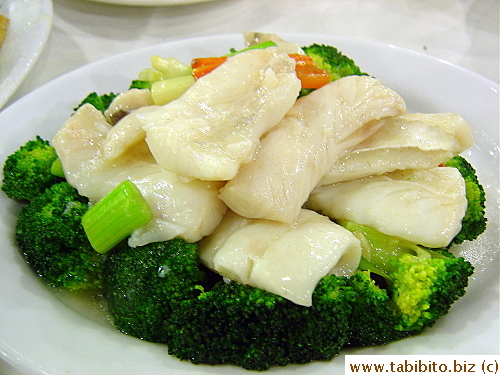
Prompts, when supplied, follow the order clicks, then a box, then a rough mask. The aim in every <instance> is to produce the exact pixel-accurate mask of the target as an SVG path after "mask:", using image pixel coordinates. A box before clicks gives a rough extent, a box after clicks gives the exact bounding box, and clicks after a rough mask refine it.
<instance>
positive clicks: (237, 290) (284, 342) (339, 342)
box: [167, 275, 354, 370]
mask: <svg viewBox="0 0 500 375" xmlns="http://www.w3.org/2000/svg"><path fill="white" fill-rule="evenodd" d="M353 298H354V292H353V290H352V288H351V287H350V285H349V280H348V279H347V278H344V277H336V276H334V275H329V276H326V277H324V278H323V279H322V280H321V281H320V282H319V284H318V286H317V287H316V289H315V291H314V294H313V306H311V307H305V306H300V305H297V304H294V303H293V302H290V301H288V300H286V299H284V298H282V297H280V296H277V295H275V294H272V293H269V292H266V291H263V290H261V289H258V288H254V287H251V286H244V285H240V284H238V283H236V282H230V283H226V282H224V281H219V282H218V283H216V284H215V286H214V287H213V288H211V289H210V290H208V291H204V292H203V293H201V294H200V295H199V297H198V298H196V299H187V300H184V301H181V303H180V304H179V307H178V308H177V309H176V310H174V311H173V313H172V316H171V317H170V319H169V321H168V326H167V329H168V331H169V335H168V336H169V337H171V339H170V340H169V341H168V342H167V345H168V350H169V353H170V354H173V355H175V356H177V357H178V358H180V359H183V360H189V361H191V362H193V363H196V364H199V363H205V364H212V365H215V364H224V363H226V364H234V365H238V366H241V367H243V368H245V369H249V370H266V369H268V368H269V367H271V366H284V365H287V364H292V363H294V364H301V363H308V362H311V361H327V360H331V359H332V358H333V357H334V356H335V355H336V354H337V353H338V352H339V351H340V350H341V348H342V347H343V346H344V345H345V343H346V342H347V340H348V338H349V324H348V322H349V315H350V312H351V301H352V300H353Z"/></svg>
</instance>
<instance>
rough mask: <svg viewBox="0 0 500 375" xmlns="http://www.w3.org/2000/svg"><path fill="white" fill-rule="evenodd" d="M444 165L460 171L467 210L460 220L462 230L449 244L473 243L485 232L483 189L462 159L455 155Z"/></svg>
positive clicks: (469, 165) (471, 167)
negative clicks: (463, 183)
mask: <svg viewBox="0 0 500 375" xmlns="http://www.w3.org/2000/svg"><path fill="white" fill-rule="evenodd" d="M444 165H445V166H447V167H454V168H457V169H458V170H459V171H460V173H461V174H462V177H463V178H464V180H465V196H466V198H467V210H466V211H465V216H464V218H463V220H462V228H461V230H460V232H459V233H458V234H457V235H456V236H455V238H454V239H453V240H452V241H451V243H452V244H461V243H462V242H464V241H473V240H475V239H476V238H477V237H478V236H479V235H480V234H481V233H483V232H484V231H485V230H486V222H487V219H486V216H485V200H486V197H485V193H484V188H483V186H482V185H481V184H480V183H479V181H478V179H477V176H476V170H475V169H474V167H473V166H472V165H471V164H470V163H469V162H468V161H467V160H466V159H464V157H462V156H460V155H457V156H455V157H453V158H452V159H450V160H449V161H447V162H446V163H444Z"/></svg>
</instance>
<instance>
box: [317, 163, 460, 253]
mask: <svg viewBox="0 0 500 375" xmlns="http://www.w3.org/2000/svg"><path fill="white" fill-rule="evenodd" d="M307 207H308V208H309V209H312V210H315V211H318V212H320V213H322V214H324V215H327V216H329V217H330V218H332V219H333V220H341V219H345V220H351V221H354V222H356V223H359V224H365V225H368V226H370V227H372V228H375V229H377V230H379V231H380V232H382V233H386V234H389V235H392V236H396V237H400V238H404V239H406V240H409V241H411V242H414V243H417V244H421V245H424V246H428V247H434V248H438V247H446V246H448V244H449V243H450V241H451V240H452V239H453V237H455V236H456V235H457V233H458V232H459V231H460V229H461V223H462V219H463V217H464V215H465V210H466V209H467V199H466V197H465V182H464V179H463V177H462V175H461V174H460V172H459V171H458V170H457V169H456V168H452V167H436V168H432V169H420V170H404V171H394V172H390V173H386V174H383V175H378V176H370V177H366V178H362V179H358V180H353V181H345V182H339V183H337V184H332V185H325V186H321V187H318V188H316V189H314V191H313V192H312V193H311V196H310V198H309V200H308V202H307Z"/></svg>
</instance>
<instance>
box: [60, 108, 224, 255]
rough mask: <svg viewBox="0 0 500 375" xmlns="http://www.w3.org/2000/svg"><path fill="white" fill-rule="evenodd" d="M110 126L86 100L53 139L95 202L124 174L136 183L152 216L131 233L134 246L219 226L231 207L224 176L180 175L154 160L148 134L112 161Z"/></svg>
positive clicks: (73, 177) (70, 173)
mask: <svg viewBox="0 0 500 375" xmlns="http://www.w3.org/2000/svg"><path fill="white" fill-rule="evenodd" d="M110 129H111V126H110V125H109V124H108V123H107V121H106V118H105V117H104V115H103V114H102V113H101V112H100V111H98V110H97V109H95V108H94V107H93V106H92V105H90V104H87V105H84V106H82V107H81V108H80V109H79V110H78V111H77V112H76V113H75V114H74V115H73V116H71V118H69V119H68V120H67V121H66V123H65V124H64V125H63V127H62V128H61V129H60V130H59V131H58V132H57V134H56V135H55V137H54V138H53V140H52V144H53V146H54V147H55V149H56V152H57V154H58V155H59V157H60V159H61V162H62V165H63V170H64V172H65V175H66V179H67V180H68V182H69V183H70V184H71V185H72V186H73V187H75V188H76V189H77V190H78V192H79V193H80V194H81V195H83V196H86V197H88V198H89V199H90V201H91V202H93V203H95V202H97V201H98V200H100V199H101V198H103V197H104V196H105V195H106V194H107V193H109V192H110V191H111V190H112V189H113V188H114V187H115V186H117V185H118V184H119V183H120V182H122V181H124V180H127V179H128V180H131V181H132V182H133V183H134V184H136V185H137V187H138V188H139V190H140V191H141V193H142V195H143V196H144V198H145V199H146V201H147V202H148V203H149V206H150V207H151V210H152V212H153V219H152V220H151V221H150V222H149V223H148V224H147V225H146V226H144V227H141V228H139V229H137V230H136V231H135V232H134V233H133V234H132V236H131V237H130V239H129V244H130V245H131V246H140V245H145V244H147V243H149V242H155V241H166V240H169V239H172V238H174V237H181V238H183V239H185V240H186V241H188V242H196V241H198V240H200V239H201V238H202V237H204V236H206V235H208V234H210V233H211V232H212V231H213V230H214V229H215V228H216V227H217V225H218V224H219V222H220V220H221V219H222V216H223V215H224V213H225V211H226V209H227V207H226V206H225V205H224V203H223V202H222V201H221V200H220V199H218V198H217V194H218V190H219V188H220V187H221V184H222V183H221V182H207V181H200V180H196V179H193V180H190V181H184V180H182V179H181V178H179V177H178V176H177V175H175V174H174V173H172V172H169V171H166V170H164V169H163V168H161V167H160V166H159V165H158V164H157V163H156V161H155V160H154V158H153V157H152V155H151V153H150V151H149V149H148V147H147V144H146V143H145V141H144V140H142V141H141V142H137V143H135V144H134V145H133V146H131V147H128V148H127V149H126V150H125V151H124V152H123V153H122V154H121V156H120V157H119V158H116V159H114V161H113V163H110V162H108V160H106V159H105V158H104V157H103V154H104V153H103V149H102V145H103V143H104V141H105V140H106V139H107V135H108V133H109V131H110Z"/></svg>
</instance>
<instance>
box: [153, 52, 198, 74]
mask: <svg viewBox="0 0 500 375" xmlns="http://www.w3.org/2000/svg"><path fill="white" fill-rule="evenodd" d="M151 66H152V67H153V69H156V70H157V71H159V72H160V73H161V78H162V79H168V78H175V77H182V76H187V75H190V74H191V67H190V66H189V65H186V64H184V63H183V62H181V61H179V60H178V59H176V58H175V57H161V56H156V55H155V56H152V57H151Z"/></svg>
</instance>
